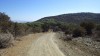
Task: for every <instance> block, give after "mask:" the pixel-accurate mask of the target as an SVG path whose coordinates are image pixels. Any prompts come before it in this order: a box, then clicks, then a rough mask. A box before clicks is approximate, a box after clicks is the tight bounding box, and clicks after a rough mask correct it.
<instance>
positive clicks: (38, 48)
mask: <svg viewBox="0 0 100 56" xmlns="http://www.w3.org/2000/svg"><path fill="white" fill-rule="evenodd" d="M53 37H55V33H47V34H43V35H42V36H40V37H39V38H38V39H37V40H36V41H34V42H33V43H32V45H31V46H30V49H29V50H28V53H27V55H26V56H64V54H63V53H62V52H61V51H60V50H59V48H58V46H57V45H56V44H55V43H54V41H53Z"/></svg>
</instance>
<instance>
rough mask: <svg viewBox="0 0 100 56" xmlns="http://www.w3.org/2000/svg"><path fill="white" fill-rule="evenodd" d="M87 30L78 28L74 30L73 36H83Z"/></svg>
mask: <svg viewBox="0 0 100 56" xmlns="http://www.w3.org/2000/svg"><path fill="white" fill-rule="evenodd" d="M84 33H85V30H84V29H83V28H76V29H75V30H73V33H72V34H73V37H81V36H84Z"/></svg>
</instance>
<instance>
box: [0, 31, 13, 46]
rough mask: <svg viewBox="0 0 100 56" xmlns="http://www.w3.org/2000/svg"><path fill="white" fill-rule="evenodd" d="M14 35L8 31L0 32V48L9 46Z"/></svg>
mask: <svg viewBox="0 0 100 56" xmlns="http://www.w3.org/2000/svg"><path fill="white" fill-rule="evenodd" d="M13 40H14V37H13V35H12V34H10V33H8V34H7V33H5V34H4V33H3V34H0V48H6V47H9V46H10V45H11V44H12V43H13Z"/></svg>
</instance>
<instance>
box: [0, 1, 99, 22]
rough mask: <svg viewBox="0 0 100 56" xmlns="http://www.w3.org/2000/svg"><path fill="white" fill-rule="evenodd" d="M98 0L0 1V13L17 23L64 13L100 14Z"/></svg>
mask: <svg viewBox="0 0 100 56" xmlns="http://www.w3.org/2000/svg"><path fill="white" fill-rule="evenodd" d="M99 5H100V0H48V1H47V0H41V1H40V0H20V1H18V0H0V12H5V13H6V14H7V15H9V16H10V17H11V20H13V21H17V22H30V21H36V20H38V19H41V18H43V17H47V16H55V15H60V14H66V13H79V12H92V13H100V8H99Z"/></svg>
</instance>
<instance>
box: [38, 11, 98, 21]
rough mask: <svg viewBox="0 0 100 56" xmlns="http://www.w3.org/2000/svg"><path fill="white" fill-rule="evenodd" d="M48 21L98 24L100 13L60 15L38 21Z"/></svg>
mask: <svg viewBox="0 0 100 56" xmlns="http://www.w3.org/2000/svg"><path fill="white" fill-rule="evenodd" d="M48 20H55V21H59V22H66V23H80V22H83V21H92V22H96V23H99V22H100V13H84V12H82V13H69V14H62V15H57V16H50V17H44V18H41V19H40V20H38V21H48Z"/></svg>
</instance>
